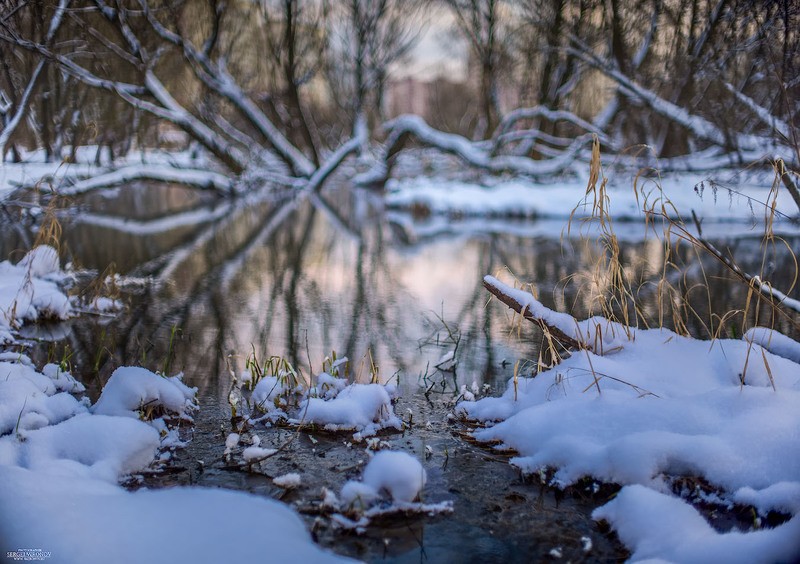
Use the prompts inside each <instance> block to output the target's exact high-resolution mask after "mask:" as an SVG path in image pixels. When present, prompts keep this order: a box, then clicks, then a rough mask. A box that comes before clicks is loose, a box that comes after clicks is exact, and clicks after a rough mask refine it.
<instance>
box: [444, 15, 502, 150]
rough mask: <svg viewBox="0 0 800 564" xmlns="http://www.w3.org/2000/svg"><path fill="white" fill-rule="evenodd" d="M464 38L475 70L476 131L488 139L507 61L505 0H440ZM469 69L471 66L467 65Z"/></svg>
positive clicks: (495, 121) (497, 112) (497, 114)
mask: <svg viewBox="0 0 800 564" xmlns="http://www.w3.org/2000/svg"><path fill="white" fill-rule="evenodd" d="M444 2H445V4H446V5H447V6H448V7H449V8H450V10H451V11H452V12H453V14H454V15H455V18H456V24H457V26H458V29H459V31H460V32H461V34H462V35H463V36H464V37H465V38H466V39H467V42H468V43H469V47H470V54H471V57H472V61H473V62H474V64H475V65H476V66H477V69H476V70H477V72H478V76H479V78H478V94H479V95H478V104H479V107H480V115H481V121H482V123H481V125H480V127H479V133H480V134H481V135H480V136H482V137H483V138H484V139H488V138H489V137H490V136H491V135H492V133H493V132H494V130H495V128H496V127H497V125H498V123H500V120H501V119H502V112H501V108H500V103H499V92H498V88H499V81H500V76H501V74H502V73H503V72H504V70H505V69H504V67H505V66H506V65H507V59H508V49H509V45H508V42H509V36H510V29H509V27H510V23H509V21H508V18H507V16H508V10H509V9H510V6H509V4H508V3H507V2H506V1H505V0H444ZM470 70H472V69H470Z"/></svg>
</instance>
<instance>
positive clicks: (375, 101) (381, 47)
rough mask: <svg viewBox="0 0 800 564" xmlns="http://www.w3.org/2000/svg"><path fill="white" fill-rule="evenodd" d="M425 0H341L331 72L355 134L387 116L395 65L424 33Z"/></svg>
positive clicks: (336, 15) (338, 96)
mask: <svg viewBox="0 0 800 564" xmlns="http://www.w3.org/2000/svg"><path fill="white" fill-rule="evenodd" d="M422 5H423V3H422V2H421V0H410V1H403V0H340V1H339V2H338V3H337V4H336V8H335V16H334V18H333V19H332V25H333V26H335V30H334V31H333V33H332V36H333V41H334V45H333V46H332V59H331V66H330V68H329V76H330V80H331V83H332V85H333V87H334V90H335V95H336V96H337V98H338V102H339V105H340V106H341V107H343V108H345V109H346V110H347V111H348V113H349V116H350V120H351V122H350V123H351V128H352V131H353V135H357V134H358V131H359V130H367V129H369V124H370V121H372V122H373V124H374V122H375V121H378V120H381V119H382V118H383V96H384V90H385V88H386V81H387V78H388V76H389V72H390V68H391V66H392V65H393V64H394V63H396V62H398V61H400V60H402V59H403V58H404V57H405V56H406V55H407V54H408V52H409V50H410V49H411V48H412V47H413V45H414V43H415V42H416V40H417V38H418V34H419V30H420V28H419V22H418V21H417V16H418V12H419V10H420V8H421V6H422Z"/></svg>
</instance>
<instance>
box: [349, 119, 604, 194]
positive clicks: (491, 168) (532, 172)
mask: <svg viewBox="0 0 800 564" xmlns="http://www.w3.org/2000/svg"><path fill="white" fill-rule="evenodd" d="M587 125H588V124H587ZM384 127H385V129H386V130H387V131H388V133H389V135H388V138H387V140H386V145H385V147H384V149H383V158H382V159H381V162H379V163H378V164H377V165H376V167H375V168H374V169H373V170H372V171H371V172H370V173H369V174H364V175H362V176H361V178H360V179H358V180H357V181H358V182H360V183H366V182H367V181H369V182H373V183H374V182H380V181H385V180H386V177H387V176H388V174H389V173H390V172H391V165H392V162H393V160H394V157H395V156H396V155H397V153H399V152H400V151H401V150H402V149H403V148H404V146H405V145H406V143H407V142H408V141H409V140H412V139H413V140H414V141H416V142H417V143H420V144H422V145H425V146H428V147H433V148H435V149H438V150H440V151H442V152H445V153H450V154H452V155H455V156H456V157H458V158H459V159H461V160H462V161H464V162H465V163H467V164H468V165H470V166H473V167H475V168H480V169H483V170H486V171H487V172H490V173H494V174H500V173H505V172H510V173H514V174H521V175H526V176H550V175H553V174H557V173H560V172H562V171H563V170H564V169H566V168H569V166H570V165H571V164H572V162H573V161H574V160H575V159H576V157H577V155H578V154H579V153H580V151H581V149H582V148H583V146H584V145H585V144H586V142H587V140H586V139H585V138H578V139H577V140H575V141H573V142H572V143H571V144H570V146H569V147H567V148H566V149H564V150H563V152H561V153H560V154H559V155H558V156H556V157H553V158H551V159H547V160H538V161H537V160H533V159H530V158H528V157H522V156H514V155H497V156H493V155H492V152H491V150H490V149H488V148H487V147H486V144H485V143H480V142H477V143H476V142H472V141H470V140H469V139H467V138H465V137H462V136H460V135H456V134H454V133H444V132H442V131H438V130H436V129H434V128H432V127H431V126H430V125H428V124H427V123H426V122H425V120H424V119H422V118H421V117H419V116H416V115H402V116H399V117H397V118H395V119H393V120H391V121H389V122H387V123H386V124H385V126H384Z"/></svg>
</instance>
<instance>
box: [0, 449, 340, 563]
mask: <svg viewBox="0 0 800 564" xmlns="http://www.w3.org/2000/svg"><path fill="white" fill-rule="evenodd" d="M0 484H2V487H0V533H2V534H0V549H2V550H3V551H4V552H3V553H4V554H5V551H7V550H16V549H18V548H20V547H37V548H39V547H41V548H42V549H44V550H46V551H48V552H50V553H51V554H52V555H53V560H52V561H54V562H83V563H104V562H120V563H136V562H154V563H159V564H174V563H175V562H247V561H253V562H257V561H263V560H264V559H265V558H267V559H269V560H270V561H275V562H320V563H323V562H347V561H349V560H348V559H345V558H342V557H339V556H336V555H334V554H331V553H329V552H325V551H323V550H321V549H320V548H318V547H317V546H316V545H314V543H313V542H312V541H311V537H310V535H309V533H308V532H307V531H306V528H305V525H304V524H303V522H302V520H301V519H300V517H299V516H298V515H297V514H296V513H295V512H294V511H292V510H291V509H290V508H289V507H288V506H286V505H284V504H282V503H279V502H277V501H274V500H270V499H267V498H265V497H263V496H255V495H248V494H245V493H242V492H234V491H226V490H219V489H203V488H194V487H192V488H189V487H187V488H170V489H166V490H158V491H138V492H134V493H130V492H126V491H125V490H123V489H122V488H119V487H116V486H112V485H109V484H102V483H97V482H96V481H92V480H85V479H74V478H70V479H68V478H63V477H48V479H47V480H43V479H42V476H41V475H39V474H38V473H36V472H32V471H30V470H27V469H24V468H15V467H9V466H2V465H0ZM249 527H255V528H254V529H252V531H251V532H257V535H258V542H247V541H246V538H245V537H243V535H245V536H246V535H247V531H248V530H249V529H248V528H249Z"/></svg>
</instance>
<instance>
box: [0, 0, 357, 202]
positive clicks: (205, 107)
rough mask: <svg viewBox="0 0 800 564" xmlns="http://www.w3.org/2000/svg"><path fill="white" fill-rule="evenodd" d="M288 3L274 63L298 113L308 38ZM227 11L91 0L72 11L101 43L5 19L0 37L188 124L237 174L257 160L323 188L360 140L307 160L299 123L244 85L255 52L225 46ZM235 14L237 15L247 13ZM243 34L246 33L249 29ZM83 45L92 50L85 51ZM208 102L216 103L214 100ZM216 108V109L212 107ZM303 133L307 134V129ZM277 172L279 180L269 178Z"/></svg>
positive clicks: (218, 6) (219, 6) (142, 107)
mask: <svg viewBox="0 0 800 564" xmlns="http://www.w3.org/2000/svg"><path fill="white" fill-rule="evenodd" d="M68 1H69V0H62V4H63V9H62V10H61V11H60V12H58V13H57V16H58V14H60V16H58V17H55V16H54V17H53V19H52V20H51V27H53V26H55V25H56V24H57V23H58V21H59V18H60V17H63V15H64V13H65V12H66V11H67V2H68ZM282 7H283V8H285V10H286V11H284V12H283V16H285V17H284V19H283V20H282V23H283V24H284V25H283V28H280V26H278V27H279V28H280V31H281V32H282V33H281V36H282V38H283V39H282V40H281V41H280V42H274V41H273V43H272V45H273V46H275V48H276V53H278V54H279V55H280V58H279V60H278V62H279V65H278V67H279V68H280V69H281V70H282V72H283V76H284V78H285V79H286V82H285V85H286V86H287V88H288V95H287V96H286V98H288V99H289V100H291V102H292V106H293V109H294V110H297V111H298V115H300V117H302V105H301V104H300V101H299V94H298V88H299V86H300V85H301V84H302V83H303V77H302V76H301V75H300V73H301V71H302V68H303V67H302V65H301V62H302V61H306V60H307V59H306V58H304V57H303V56H301V55H302V54H301V53H300V52H299V51H298V47H299V46H300V45H301V43H300V42H301V40H300V36H301V35H303V33H301V32H300V27H298V26H299V25H300V23H299V21H301V20H297V19H296V17H297V16H298V15H299V14H300V12H299V4H296V3H294V2H285V3H284V4H283V5H282ZM198 9H200V10H202V9H208V10H210V14H211V24H210V25H206V26H202V25H197V24H196V21H198V20H197V18H196V16H197V15H198V14H197V12H196V11H197V10H198ZM231 10H232V8H230V7H229V6H228V7H226V5H225V4H223V3H221V2H217V1H216V0H210V1H209V2H208V4H207V5H206V6H205V7H204V6H203V5H198V4H195V3H185V2H182V1H180V0H177V1H174V2H165V3H157V2H155V1H148V0H137V1H136V2H129V3H121V2H118V3H115V4H113V5H112V4H108V3H106V1H105V0H92V1H86V2H84V3H82V4H81V5H80V7H78V8H76V9H75V10H72V11H70V12H69V17H70V18H71V20H74V21H75V22H77V25H79V26H80V27H81V28H82V29H85V30H86V31H87V33H88V34H89V35H91V37H92V38H93V40H94V42H95V45H89V44H88V43H87V42H86V41H85V40H84V41H77V42H76V41H62V42H53V41H50V40H48V41H42V40H39V39H38V38H36V37H31V36H29V35H26V34H25V33H23V32H21V31H20V30H18V29H15V28H14V27H13V26H11V25H6V24H5V23H2V24H0V41H2V42H4V43H5V44H7V45H12V46H14V48H17V49H19V48H22V49H25V50H26V51H27V52H29V53H33V54H35V55H36V56H37V57H40V60H41V63H42V64H45V63H50V64H54V65H57V66H58V68H59V70H60V72H63V73H66V74H68V75H69V76H71V77H72V78H74V79H75V80H77V81H79V82H81V83H82V84H85V85H87V86H90V87H93V88H96V89H99V90H102V91H105V92H108V93H110V94H113V95H115V96H117V97H119V98H120V99H121V100H123V101H124V102H125V103H126V104H128V105H129V106H130V107H132V108H134V109H135V110H137V111H139V112H145V113H148V114H150V115H152V116H154V117H155V118H157V119H160V120H162V121H166V122H168V123H170V124H172V125H173V126H175V127H178V128H180V129H182V130H183V131H184V132H186V133H187V134H188V135H189V137H190V138H191V139H193V140H195V141H196V142H198V143H200V144H201V145H202V146H203V147H205V149H206V150H207V151H208V152H209V153H210V154H211V155H213V156H214V157H216V159H217V160H218V161H219V163H220V164H222V165H223V166H224V167H225V168H226V169H227V170H228V171H229V172H230V173H232V174H233V175H241V174H242V173H244V172H245V171H247V170H249V169H251V168H252V167H253V165H254V164H255V165H257V167H260V168H265V167H266V168H273V169H274V170H273V172H279V173H280V174H283V175H284V176H285V177H287V181H286V182H287V183H288V184H290V185H296V184H297V183H293V182H292V180H291V178H290V177H293V178H296V179H303V181H302V182H301V184H303V185H308V186H314V187H318V186H319V185H321V182H322V181H324V179H325V178H326V177H327V176H328V175H329V174H330V173H331V172H332V171H333V169H334V168H335V167H336V165H338V164H339V163H340V162H341V161H342V160H343V159H344V158H346V157H347V155H348V154H350V153H351V152H352V151H353V150H355V149H356V148H357V146H358V144H357V143H356V142H349V143H344V144H343V145H340V146H339V148H338V149H336V150H334V151H332V152H331V154H330V155H329V158H328V160H327V161H326V162H325V163H324V164H321V165H319V166H318V164H317V163H318V162H320V161H321V159H319V158H318V156H319V155H318V152H317V148H316V147H315V144H314V143H313V142H311V143H309V146H308V150H309V151H310V153H311V157H309V156H307V155H306V154H304V153H303V151H302V150H301V149H300V148H299V147H298V146H296V145H295V144H293V143H292V142H291V141H290V139H289V136H288V134H287V129H292V128H293V126H294V123H293V122H292V121H291V120H289V122H288V123H286V124H278V125H276V123H275V122H274V121H273V120H272V119H271V118H270V117H269V116H268V115H267V113H266V112H265V111H263V109H262V108H261V107H260V105H259V103H258V102H257V100H256V99H254V98H253V96H252V95H251V92H248V91H247V90H246V88H245V87H243V85H250V84H249V82H248V79H249V75H248V73H246V72H242V73H241V75H237V72H236V71H237V66H238V67H243V68H245V69H247V61H246V60H243V58H245V59H246V58H247V57H251V56H252V54H251V53H236V52H231V51H228V50H226V47H227V46H229V45H231V44H234V43H235V42H233V41H231V40H230V38H231V37H232V36H231V35H228V36H227V37H228V40H227V41H225V40H223V39H224V37H223V36H224V35H225V33H228V34H230V33H231V31H232V30H236V28H235V25H233V24H234V23H235V22H228V21H227V19H228V18H230V19H233V18H234V17H235V16H236V14H234V13H232V12H231ZM238 17H239V19H240V20H241V19H242V14H238ZM200 21H207V20H206V19H204V18H201V19H200ZM302 21H304V20H302ZM272 24H273V22H269V21H268V26H270V29H268V30H267V33H268V35H270V37H272V38H274V33H275V32H276V29H275V28H273V27H271V26H272ZM237 31H238V38H241V37H242V35H243V33H242V32H241V30H237ZM97 45H100V46H101V47H102V52H103V55H104V57H105V58H106V59H107V60H106V61H103V64H97V63H96V62H95V57H96V55H97V53H98V51H99V49H98V47H97ZM84 49H85V51H84ZM87 51H89V52H92V55H93V56H88V57H87V56H86V52H87ZM237 56H238V57H239V58H238V59H236V57H237ZM230 62H234V64H229V63H230ZM237 63H238V64H237ZM208 99H213V104H211V103H209V102H208ZM211 107H213V108H218V109H219V111H209V108H211ZM284 128H285V129H284ZM307 133H308V132H307ZM307 139H311V135H310V133H309V135H308V137H307ZM278 163H280V166H278ZM276 166H278V168H277V169H275V167H276ZM128 177H130V175H128ZM275 178H280V176H276V175H275V174H272V175H271V176H270V179H271V180H274V179H275Z"/></svg>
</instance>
